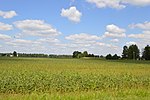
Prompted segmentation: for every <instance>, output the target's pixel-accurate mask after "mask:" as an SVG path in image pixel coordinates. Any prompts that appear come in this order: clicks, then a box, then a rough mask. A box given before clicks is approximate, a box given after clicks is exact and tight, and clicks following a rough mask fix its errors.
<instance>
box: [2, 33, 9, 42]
mask: <svg viewBox="0 0 150 100" xmlns="http://www.w3.org/2000/svg"><path fill="white" fill-rule="evenodd" d="M10 39H11V36H9V35H5V34H0V40H4V41H6V40H10Z"/></svg>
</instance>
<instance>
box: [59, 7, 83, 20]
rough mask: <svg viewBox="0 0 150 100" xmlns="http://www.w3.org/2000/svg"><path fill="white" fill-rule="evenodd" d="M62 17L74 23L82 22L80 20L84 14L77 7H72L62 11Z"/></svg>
mask: <svg viewBox="0 0 150 100" xmlns="http://www.w3.org/2000/svg"><path fill="white" fill-rule="evenodd" d="M61 16H63V17H67V18H68V19H69V20H71V21H73V22H80V18H81V16H82V13H81V12H80V11H78V10H77V8H76V7H74V6H73V7H70V8H69V9H64V8H63V9H62V10H61Z"/></svg>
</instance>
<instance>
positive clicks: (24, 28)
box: [0, 0, 150, 55]
mask: <svg viewBox="0 0 150 100" xmlns="http://www.w3.org/2000/svg"><path fill="white" fill-rule="evenodd" d="M132 44H136V45H138V47H139V49H140V50H141V51H142V49H143V48H144V47H145V46H146V45H150V0H0V52H3V53H5V52H7V53H10V52H13V51H17V52H19V53H45V54H68V55H71V54H72V53H73V51H81V52H83V51H88V52H89V53H93V54H97V55H107V54H109V53H110V54H118V55H121V54H122V48H123V46H125V45H127V46H129V45H132Z"/></svg>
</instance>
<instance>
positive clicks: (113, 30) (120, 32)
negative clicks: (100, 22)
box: [103, 24, 126, 38]
mask: <svg viewBox="0 0 150 100" xmlns="http://www.w3.org/2000/svg"><path fill="white" fill-rule="evenodd" d="M125 32H126V30H125V29H123V28H120V27H118V26H116V25H114V24H111V25H107V26H106V32H105V33H104V35H103V37H111V38H122V37H126V34H125Z"/></svg>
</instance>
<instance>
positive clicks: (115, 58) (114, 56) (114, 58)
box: [112, 54, 120, 60]
mask: <svg viewBox="0 0 150 100" xmlns="http://www.w3.org/2000/svg"><path fill="white" fill-rule="evenodd" d="M119 58H120V56H118V55H117V54H115V55H113V56H112V59H113V60H117V59H119Z"/></svg>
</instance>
